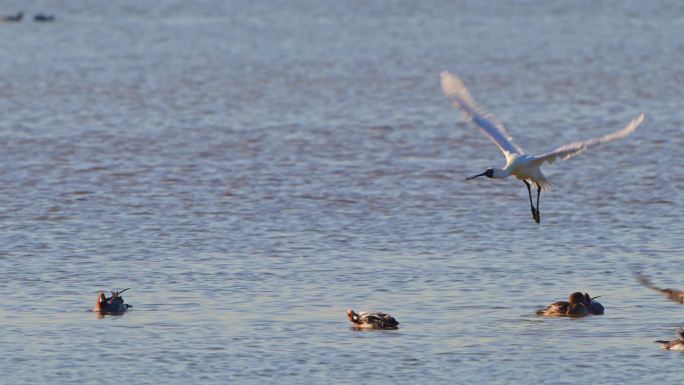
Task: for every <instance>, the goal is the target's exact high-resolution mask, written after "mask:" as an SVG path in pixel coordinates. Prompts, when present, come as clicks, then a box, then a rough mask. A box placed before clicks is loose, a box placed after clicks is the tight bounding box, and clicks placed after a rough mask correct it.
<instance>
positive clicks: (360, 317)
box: [347, 309, 399, 329]
mask: <svg viewBox="0 0 684 385" xmlns="http://www.w3.org/2000/svg"><path fill="white" fill-rule="evenodd" d="M347 317H349V321H351V322H352V323H353V324H354V327H356V328H358V329H397V326H399V322H397V320H396V319H395V318H394V317H392V316H391V315H389V314H386V313H367V312H363V311H362V312H360V313H357V312H355V311H354V310H352V309H349V310H347Z"/></svg>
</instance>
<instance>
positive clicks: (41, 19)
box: [33, 13, 55, 22]
mask: <svg viewBox="0 0 684 385" xmlns="http://www.w3.org/2000/svg"><path fill="white" fill-rule="evenodd" d="M33 21H37V22H51V21H55V17H54V16H53V15H43V14H42V13H39V14H36V15H33Z"/></svg>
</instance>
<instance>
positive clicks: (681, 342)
mask: <svg viewBox="0 0 684 385" xmlns="http://www.w3.org/2000/svg"><path fill="white" fill-rule="evenodd" d="M677 334H679V338H677V339H676V340H672V341H661V340H658V341H656V342H657V343H659V344H662V345H661V347H662V348H663V349H665V350H678V351H683V350H684V329H683V328H679V330H677Z"/></svg>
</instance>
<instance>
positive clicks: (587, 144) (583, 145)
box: [534, 113, 644, 166]
mask: <svg viewBox="0 0 684 385" xmlns="http://www.w3.org/2000/svg"><path fill="white" fill-rule="evenodd" d="M643 121H644V114H643V113H641V114H639V116H637V117H636V118H634V119H632V121H631V122H629V124H628V125H627V126H626V127H625V128H623V129H622V130H619V131H615V132H613V133H612V134H608V135H604V136H601V137H598V138H593V139H589V140H585V141H581V142H575V143H570V144H566V145H564V146H560V147H558V148H557V149H555V150H553V151H551V152H548V153H546V154H542V155H537V156H535V158H536V159H535V161H534V163H536V164H537V166H541V165H542V163H544V162H548V163H553V162H555V161H556V160H558V158H560V159H562V160H567V159H570V158H572V157H574V156H577V155H579V154H581V153H583V152H584V151H586V150H588V149H589V148H591V147H594V146H597V145H599V144H603V143H606V142H610V141H611V140H615V139H620V138H624V137H625V136H627V135H629V134H631V133H632V132H634V130H636V128H637V127H639V125H640V124H641V122H643Z"/></svg>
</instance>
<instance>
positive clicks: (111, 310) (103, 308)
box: [93, 288, 133, 314]
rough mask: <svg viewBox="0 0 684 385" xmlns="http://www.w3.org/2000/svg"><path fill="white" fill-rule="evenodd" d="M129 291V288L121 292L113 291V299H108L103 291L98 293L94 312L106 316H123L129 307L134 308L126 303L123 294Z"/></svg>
mask: <svg viewBox="0 0 684 385" xmlns="http://www.w3.org/2000/svg"><path fill="white" fill-rule="evenodd" d="M128 289H129V288H126V289H123V290H121V291H112V296H111V297H106V296H105V293H104V292H102V291H100V292H98V293H97V302H96V303H95V307H93V311H94V312H99V313H104V314H121V313H124V312H126V311H127V310H128V308H129V307H133V306H132V305H129V304H127V303H124V299H123V297H122V296H121V293H123V292H124V291H126V290H128Z"/></svg>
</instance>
